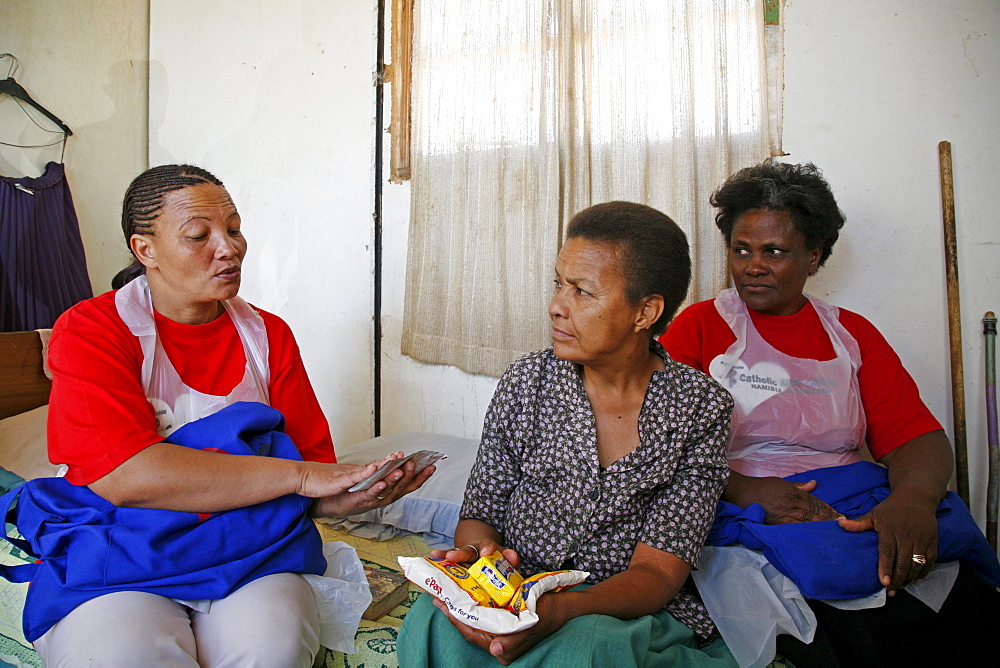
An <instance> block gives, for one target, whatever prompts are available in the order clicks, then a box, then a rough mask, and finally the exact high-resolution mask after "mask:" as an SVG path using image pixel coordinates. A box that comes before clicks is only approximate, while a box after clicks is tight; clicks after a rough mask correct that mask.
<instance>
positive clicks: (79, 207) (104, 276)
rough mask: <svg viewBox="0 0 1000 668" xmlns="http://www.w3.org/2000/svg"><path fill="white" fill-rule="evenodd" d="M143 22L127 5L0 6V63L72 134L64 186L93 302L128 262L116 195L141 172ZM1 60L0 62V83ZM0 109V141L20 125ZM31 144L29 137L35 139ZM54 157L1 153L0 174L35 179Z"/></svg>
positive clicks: (118, 0) (143, 9)
mask: <svg viewBox="0 0 1000 668" xmlns="http://www.w3.org/2000/svg"><path fill="white" fill-rule="evenodd" d="M148 25H149V12H148V6H147V3H145V2H136V1H135V0H88V1H87V2H64V1H62V0H3V2H0V53H7V52H9V53H13V54H14V55H15V56H17V58H18V60H20V62H21V67H20V69H19V70H18V71H17V72H16V73H15V74H14V78H15V79H16V80H17V82H18V83H20V84H21V85H22V86H24V88H25V89H26V90H27V91H28V93H29V94H30V95H31V97H32V98H33V99H34V100H35V101H37V102H39V103H40V104H41V105H42V106H44V107H45V108H46V109H48V110H49V111H51V112H52V113H53V114H55V115H56V116H57V117H59V118H61V119H62V120H63V122H64V123H66V124H67V125H68V126H69V127H70V128H71V129H72V130H73V136H72V137H70V138H69V141H68V143H67V145H66V157H65V163H66V175H67V176H66V178H67V180H68V181H69V184H70V188H71V190H72V192H73V202H74V205H75V207H76V213H77V217H78V218H79V220H80V230H81V234H82V236H83V245H84V248H85V250H86V253H87V267H88V270H89V272H90V280H91V284H92V285H93V288H94V292H95V294H100V293H102V292H106V291H107V290H109V289H110V288H111V277H112V276H114V275H115V273H116V272H117V271H118V270H119V269H121V268H122V267H123V266H125V264H126V263H127V260H128V249H127V248H126V246H125V241H124V239H123V238H122V233H121V201H122V194H123V193H124V192H125V188H126V187H127V186H128V184H129V182H130V181H131V180H132V178H133V177H135V175H136V174H138V173H139V172H141V171H142V170H144V169H145V168H146V80H147V67H146V66H147V60H146V57H147V56H146V54H147V44H148ZM7 63H8V60H7V59H4V60H3V61H0V67H2V68H3V69H0V78H6V76H7ZM3 98H6V99H4V100H0V124H2V127H0V141H7V139H6V137H8V136H9V135H8V134H7V133H8V131H12V130H14V129H15V128H18V127H20V126H19V125H15V124H16V123H22V122H23V121H24V120H26V119H24V118H23V114H21V112H20V109H18V108H16V103H15V102H13V100H11V99H10V98H9V97H8V96H6V95H5V96H3ZM36 136H37V135H36ZM60 151H61V147H54V148H50V149H19V148H12V147H7V146H0V174H3V175H5V176H37V175H39V174H41V173H42V171H43V170H44V168H45V164H46V162H48V161H49V160H56V161H58V160H59V155H60Z"/></svg>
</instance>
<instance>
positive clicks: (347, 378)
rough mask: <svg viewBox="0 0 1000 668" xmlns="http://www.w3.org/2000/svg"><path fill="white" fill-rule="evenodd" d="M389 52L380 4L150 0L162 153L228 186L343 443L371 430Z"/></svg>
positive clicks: (247, 287) (267, 286)
mask: <svg viewBox="0 0 1000 668" xmlns="http://www.w3.org/2000/svg"><path fill="white" fill-rule="evenodd" d="M374 62H375V4H374V3H370V2H357V1H355V0H325V1H323V2H313V1H311V0H286V1H283V2H266V1H264V0H257V1H254V2H248V1H246V0H216V1H214V2H210V3H205V2H200V1H199V0H153V1H152V2H151V5H150V105H149V106H150V114H149V117H150V127H149V154H150V164H161V163H167V162H193V163H195V164H199V165H201V166H203V167H205V168H206V169H208V170H210V171H212V172H214V173H215V174H216V175H217V176H218V177H219V178H221V179H222V180H223V182H225V183H226V185H227V187H228V189H229V191H230V193H231V195H232V196H233V199H234V201H235V202H236V205H237V207H238V208H239V209H240V213H241V216H242V219H243V223H244V231H245V233H246V237H247V239H248V241H249V252H248V255H247V259H246V261H245V269H244V273H243V276H244V281H243V288H242V290H241V293H240V294H241V295H242V296H243V297H244V298H246V299H248V300H249V301H251V302H253V303H255V304H256V305H258V306H260V307H262V308H264V309H267V310H270V311H272V312H274V313H277V314H278V315H280V316H281V317H283V318H284V319H285V320H287V321H288V323H289V325H290V326H291V327H292V330H293V331H294V332H295V335H296V338H297V339H298V342H299V346H300V348H301V350H302V356H303V359H304V361H305V365H306V368H307V369H308V371H309V374H310V377H311V379H312V381H313V385H314V387H315V389H316V394H317V395H318V397H319V400H320V404H321V405H322V407H323V409H324V411H325V412H326V416H327V418H328V419H329V421H330V425H331V429H332V431H333V436H334V440H335V441H337V442H338V443H340V444H347V443H352V442H355V441H360V440H363V439H366V438H370V436H371V432H372V416H373V399H372V397H373V384H372V377H373V369H374V362H373V355H374V353H373V343H372V331H373V330H372V309H373V306H372V304H373V298H372V262H373V251H372V241H373V238H374V236H373V224H372V211H373V187H372V183H373V182H374V176H373V174H374V149H373V138H374V132H375V130H374V116H375V114H374V100H375V98H374V92H373V88H372V71H373V69H374Z"/></svg>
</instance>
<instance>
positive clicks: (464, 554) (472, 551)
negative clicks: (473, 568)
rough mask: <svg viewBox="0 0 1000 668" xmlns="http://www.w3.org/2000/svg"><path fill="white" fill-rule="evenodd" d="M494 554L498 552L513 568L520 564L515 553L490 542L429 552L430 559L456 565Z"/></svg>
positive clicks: (519, 559) (469, 562)
mask: <svg viewBox="0 0 1000 668" xmlns="http://www.w3.org/2000/svg"><path fill="white" fill-rule="evenodd" d="M494 552H499V553H500V554H502V555H503V558H504V559H506V560H507V563H509V564H510V565H511V566H513V567H514V568H517V566H518V564H520V563H521V558H520V557H519V556H517V552H515V551H514V550H511V549H509V548H505V547H503V546H500V545H497V544H496V543H494V542H493V541H492V540H483V541H480V542H479V543H478V544H476V545H473V544H472V543H469V544H468V545H465V546H463V547H453V548H451V549H450V550H431V554H430V557H431V559H444V560H445V561H450V562H452V563H456V564H471V563H472V562H474V561H477V560H478V559H479V558H480V557H486V556H489V555H491V554H493V553H494Z"/></svg>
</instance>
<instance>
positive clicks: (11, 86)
mask: <svg viewBox="0 0 1000 668" xmlns="http://www.w3.org/2000/svg"><path fill="white" fill-rule="evenodd" d="M0 58H10V60H11V62H10V68H9V69H8V70H7V78H6V79H0V94H4V93H6V94H7V95H10V96H11V97H13V98H14V99H15V100H16V101H17V103H18V104H19V105H21V106H22V107H24V105H23V104H22V102H26V103H28V104H29V105H31V106H32V107H34V108H35V109H36V110H38V111H39V112H41V113H42V114H43V115H44V116H45V117H46V118H48V119H49V120H50V121H52V122H53V123H55V124H56V125H57V126H59V130H60V133H61V134H62V138H60V139H59V140H57V141H54V142H52V143H51V144H40V145H23V144H8V143H6V142H0V144H3V145H5V146H17V147H19V148H42V147H45V146H53V145H55V144H58V143H59V142H62V145H63V154H64V155H65V153H66V138H67V137H69V136H70V135H72V134H73V131H72V130H70V129H69V126H68V125H66V124H65V123H63V122H62V120H60V119H59V117H57V116H56V115H55V114H53V113H52V112H51V111H49V110H48V109H46V108H45V107H43V106H42V105H40V104H38V103H37V102H35V101H34V100H33V99H31V96H30V95H28V91H26V90H24V87H23V86H22V85H21V84H19V83H17V81H15V80H14V76H13V75H14V72H16V71H17V68H18V66H19V64H20V63H18V60H17V58H16V57H15V56H14V54H12V53H0ZM25 113H27V111H25ZM28 117H29V118H31V114H28ZM31 120H32V122H33V123H34V122H35V119H34V118H31ZM35 125H38V123H35ZM38 127H39V128H41V129H42V130H45V128H42V126H40V125H39V126H38ZM45 131H46V132H52V130H45ZM60 161H61V160H60Z"/></svg>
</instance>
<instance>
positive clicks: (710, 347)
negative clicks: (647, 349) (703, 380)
mask: <svg viewBox="0 0 1000 668" xmlns="http://www.w3.org/2000/svg"><path fill="white" fill-rule="evenodd" d="M734 341H736V337H735V336H734V335H733V331H732V330H731V329H729V325H727V324H726V321H725V320H723V319H722V316H721V315H719V312H718V311H717V310H716V309H715V300H714V299H709V300H707V301H703V302H698V303H697V304H692V305H691V306H688V307H687V308H686V309H684V310H683V311H681V312H680V313H679V314H678V315H677V317H676V318H674V319H673V321H672V322H671V323H670V325H669V326H668V327H667V331H666V332H664V333H663V334H662V335H661V336H660V343H661V344H662V345H663V347H664V348H666V350H667V354H668V355H670V358H671V359H672V360H674V361H676V362H680V363H682V364H687V365H688V366H690V367H693V368H695V369H697V370H698V371H701V372H702V373H708V367H709V365H710V364H711V363H712V360H713V359H715V358H716V357H717V356H719V355H721V354H722V353H724V352H726V350H728V348H729V346H731V345H732V344H733V342H734Z"/></svg>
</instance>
